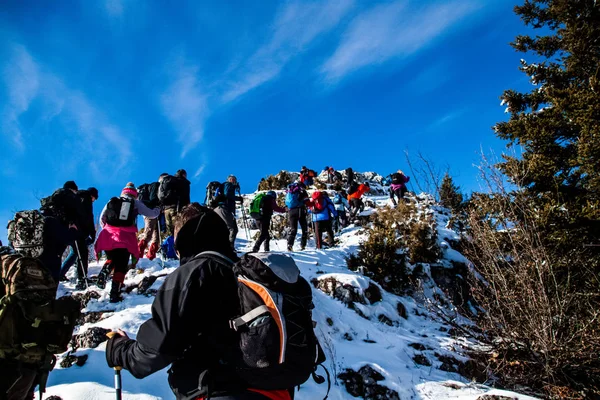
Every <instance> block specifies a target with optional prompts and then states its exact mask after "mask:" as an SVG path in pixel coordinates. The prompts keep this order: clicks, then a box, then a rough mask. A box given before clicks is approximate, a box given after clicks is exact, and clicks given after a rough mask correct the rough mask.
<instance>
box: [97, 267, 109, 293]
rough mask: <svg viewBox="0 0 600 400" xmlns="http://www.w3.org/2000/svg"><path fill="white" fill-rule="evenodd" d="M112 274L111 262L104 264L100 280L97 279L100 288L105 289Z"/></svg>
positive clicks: (99, 276)
mask: <svg viewBox="0 0 600 400" xmlns="http://www.w3.org/2000/svg"><path fill="white" fill-rule="evenodd" d="M109 275H110V263H106V264H104V267H102V270H101V271H100V273H99V274H98V280H97V281H96V286H98V288H100V289H104V288H105V287H106V281H107V280H108V276H109Z"/></svg>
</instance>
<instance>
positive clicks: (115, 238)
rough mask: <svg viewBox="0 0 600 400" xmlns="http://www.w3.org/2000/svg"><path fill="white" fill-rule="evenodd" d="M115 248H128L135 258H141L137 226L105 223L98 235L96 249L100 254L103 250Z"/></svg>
mask: <svg viewBox="0 0 600 400" xmlns="http://www.w3.org/2000/svg"><path fill="white" fill-rule="evenodd" d="M114 249H127V251H128V252H129V254H131V255H132V256H134V257H135V258H140V249H139V248H138V244H137V226H135V225H134V226H125V227H118V226H112V225H104V228H103V229H102V230H101V231H100V235H98V240H96V244H95V246H94V250H96V254H98V253H100V252H101V251H106V250H114Z"/></svg>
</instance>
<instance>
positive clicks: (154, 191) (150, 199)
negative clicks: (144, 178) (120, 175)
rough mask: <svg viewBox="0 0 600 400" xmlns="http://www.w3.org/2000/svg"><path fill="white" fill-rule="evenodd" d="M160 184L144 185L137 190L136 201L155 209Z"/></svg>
mask: <svg viewBox="0 0 600 400" xmlns="http://www.w3.org/2000/svg"><path fill="white" fill-rule="evenodd" d="M159 187H160V183H158V182H154V183H144V184H143V185H141V186H139V187H138V188H137V191H138V200H140V201H141V202H142V203H144V204H145V205H146V207H148V208H156V207H158V205H159V200H158V189H159Z"/></svg>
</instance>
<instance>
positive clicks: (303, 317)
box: [201, 252, 326, 390]
mask: <svg viewBox="0 0 600 400" xmlns="http://www.w3.org/2000/svg"><path fill="white" fill-rule="evenodd" d="M207 253H211V252H205V253H201V255H203V254H204V255H208V254H207ZM213 254H214V255H215V256H218V257H211V258H213V259H215V260H216V261H218V262H220V263H222V264H224V263H225V262H224V259H223V258H222V256H221V255H219V254H218V253H213ZM229 265H230V263H228V266H229ZM233 272H234V274H235V275H236V277H237V280H238V297H239V302H240V313H241V315H240V316H236V317H235V318H233V319H231V320H230V321H229V324H230V326H231V328H232V329H233V330H235V331H236V332H237V335H238V338H237V345H238V348H239V350H240V351H239V352H238V351H234V352H231V354H232V356H231V357H232V358H233V359H231V360H227V361H226V362H227V363H228V364H233V365H232V366H233V367H234V369H235V373H236V375H238V376H239V377H240V378H241V380H242V381H243V382H246V383H247V384H248V385H249V387H252V388H257V389H263V390H281V389H289V388H293V387H295V386H298V385H301V384H303V383H304V382H306V381H307V380H308V378H309V377H310V376H311V374H314V372H315V370H316V369H317V367H318V365H319V364H322V363H323V362H325V359H326V358H325V354H324V353H323V349H322V348H321V345H320V344H319V340H318V339H317V337H316V335H315V332H314V326H315V323H314V322H313V320H312V309H313V308H314V305H313V301H312V289H311V286H310V285H309V283H308V282H307V281H306V280H305V279H304V278H303V277H302V276H300V270H299V269H298V267H297V266H296V263H295V262H294V259H293V258H291V257H290V256H288V255H285V254H277V253H252V254H245V255H244V256H243V257H242V258H241V259H240V261H238V262H237V263H236V264H235V265H233ZM313 376H314V375H313ZM316 379H317V378H316V377H315V380H316ZM321 379H322V380H321V382H323V381H324V379H323V378H321Z"/></svg>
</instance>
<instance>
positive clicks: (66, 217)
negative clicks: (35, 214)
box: [40, 189, 81, 224]
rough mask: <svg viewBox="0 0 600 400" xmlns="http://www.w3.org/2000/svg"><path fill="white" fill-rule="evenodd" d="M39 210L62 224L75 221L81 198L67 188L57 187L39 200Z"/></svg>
mask: <svg viewBox="0 0 600 400" xmlns="http://www.w3.org/2000/svg"><path fill="white" fill-rule="evenodd" d="M40 205H41V207H40V210H41V211H42V214H44V216H46V217H55V218H56V219H58V220H59V221H61V222H62V223H64V224H70V223H75V222H77V219H78V216H79V214H80V211H79V208H80V207H81V200H80V199H79V197H77V195H76V194H75V193H73V192H71V191H70V190H68V189H58V190H56V191H55V192H54V193H52V194H51V195H50V196H48V197H44V198H43V199H41V200H40Z"/></svg>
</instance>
